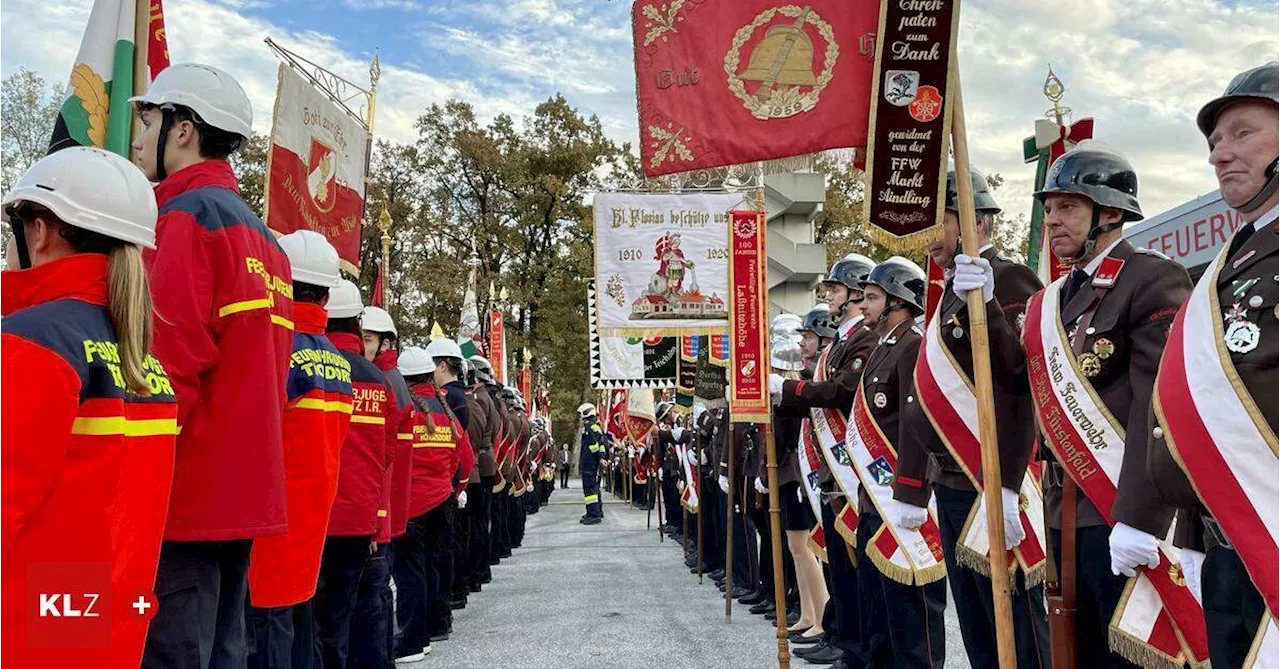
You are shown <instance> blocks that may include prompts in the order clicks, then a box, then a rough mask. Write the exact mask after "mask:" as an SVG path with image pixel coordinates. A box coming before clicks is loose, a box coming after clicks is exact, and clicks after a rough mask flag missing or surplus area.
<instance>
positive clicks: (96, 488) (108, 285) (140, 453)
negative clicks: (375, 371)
mask: <svg viewBox="0 0 1280 669" xmlns="http://www.w3.org/2000/svg"><path fill="white" fill-rule="evenodd" d="M3 208H4V212H5V220H6V221H7V222H8V223H9V225H10V227H11V228H12V230H13V239H12V240H11V241H10V246H9V253H8V256H7V257H8V260H9V263H10V267H13V266H14V265H15V262H16V265H17V267H19V269H16V270H10V271H6V272H4V273H3V281H2V282H0V286H3V314H4V334H3V341H4V344H3V356H4V363H3V374H0V379H3V396H4V416H3V425H4V427H3V437H2V439H0V443H2V444H3V455H0V471H2V472H3V479H4V487H3V494H2V495H0V500H2V501H3V512H4V515H3V553H2V557H0V564H2V565H3V567H2V572H0V573H2V575H3V576H2V579H0V583H2V590H3V608H2V609H0V628H2V629H3V635H2V640H0V644H2V646H3V659H2V663H3V664H4V666H6V667H55V666H102V667H113V668H114V667H121V668H126V667H128V668H132V667H137V666H138V662H139V661H140V660H141V658H142V646H143V641H144V639H145V637H146V630H147V618H146V616H145V615H139V613H138V610H136V609H131V608H130V604H132V603H134V602H137V601H138V599H139V597H143V598H144V603H146V600H147V599H149V597H147V595H149V594H150V592H151V586H152V584H153V583H154V579H155V570H156V562H157V560H158V559H159V555H160V540H161V537H162V535H163V532H164V512H165V509H166V508H167V505H168V498H169V486H170V482H171V480H172V474H173V452H174V437H175V435H176V434H177V431H178V430H177V421H176V418H177V399H176V398H175V396H174V393H173V388H172V386H171V383H170V380H169V379H168V377H167V376H166V375H165V371H164V369H163V368H162V367H161V365H160V363H159V362H157V361H156V359H155V358H153V357H151V356H150V355H149V352H148V347H149V346H150V343H151V334H152V332H151V327H152V324H151V304H150V297H149V295H148V286H147V277H146V274H145V272H144V270H143V266H142V256H141V252H140V249H139V246H146V247H151V246H153V245H154V243H155V225H156V204H155V197H154V196H153V195H152V192H151V187H150V184H149V183H148V182H147V179H146V177H145V176H144V175H143V174H142V173H141V172H139V171H138V169H137V168H136V167H135V166H133V165H132V164H130V162H129V161H128V160H127V159H125V158H122V157H120V156H117V155H115V154H112V153H108V152H106V151H103V150H101V149H93V148H81V147H76V148H71V149H66V150H64V151H61V152H58V153H55V154H53V155H50V156H47V157H45V158H43V159H41V160H40V161H38V162H36V163H35V164H34V165H32V166H31V169H29V170H28V171H27V173H26V174H24V175H23V176H22V178H20V179H19V180H18V182H17V184H16V185H15V186H14V189H13V191H11V192H10V193H9V194H8V195H6V196H5V198H4V201H3ZM56 563H82V564H78V565H67V566H70V567H72V570H71V573H70V574H68V573H67V572H66V571H65V569H64V570H63V571H57V567H58V566H59V565H57V564H56ZM85 563H88V564H85ZM69 576H70V577H78V578H80V579H85V580H82V581H81V584H82V585H84V586H86V587H92V588H94V589H98V588H100V589H98V590H97V591H98V592H99V593H101V594H100V595H99V596H98V598H97V600H96V601H94V602H83V601H79V600H77V601H75V602H72V603H71V605H72V606H73V607H75V608H76V610H78V611H81V612H83V613H85V614H88V613H89V609H87V608H86V605H88V606H89V607H93V608H96V610H97V617H96V618H95V619H94V620H92V621H91V620H90V619H89V618H86V617H83V616H82V617H75V618H66V617H61V616H59V617H56V618H54V617H50V618H44V619H42V620H41V621H39V622H37V621H36V620H28V615H30V614H31V613H32V612H34V611H36V610H37V606H40V609H41V610H42V611H43V608H44V606H43V605H42V604H38V603H37V601H35V599H34V598H35V597H36V596H37V594H38V593H41V592H57V591H62V590H65V589H66V588H67V587H68V586H69V585H71V583H72V581H70V580H69V579H68V577H69ZM67 604H68V603H67V602H66V601H65V600H64V601H63V604H62V606H63V607H64V608H63V610H65V607H66V606H67ZM108 609H110V610H109V611H108ZM131 611H132V612H133V614H132V615H130V612H131ZM144 611H145V609H144ZM108 614H109V615H108ZM42 618H43V616H42ZM46 621H48V622H46ZM69 641H74V642H75V643H76V645H77V647H76V648H74V649H72V648H67V647H66V646H67V645H69V644H68V642H69Z"/></svg>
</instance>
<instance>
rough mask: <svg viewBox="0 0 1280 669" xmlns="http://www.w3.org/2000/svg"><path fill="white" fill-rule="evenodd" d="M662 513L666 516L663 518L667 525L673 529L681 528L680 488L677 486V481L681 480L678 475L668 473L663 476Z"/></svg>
mask: <svg viewBox="0 0 1280 669" xmlns="http://www.w3.org/2000/svg"><path fill="white" fill-rule="evenodd" d="M662 477H663V478H662V512H663V513H664V514H666V517H665V518H663V520H664V521H666V523H667V524H668V525H670V526H672V527H676V528H679V527H680V509H681V506H680V488H679V487H678V486H677V485H676V481H678V480H680V475H679V474H678V473H671V472H667V473H664V474H663V475H662Z"/></svg>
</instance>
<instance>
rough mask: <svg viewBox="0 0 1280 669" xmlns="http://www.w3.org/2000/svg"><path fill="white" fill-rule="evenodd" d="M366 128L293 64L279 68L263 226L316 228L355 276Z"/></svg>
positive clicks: (286, 230)
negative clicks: (305, 77)
mask: <svg viewBox="0 0 1280 669" xmlns="http://www.w3.org/2000/svg"><path fill="white" fill-rule="evenodd" d="M368 136H369V135H368V130H367V129H366V128H365V126H364V123H362V122H361V121H360V120H359V119H356V118H355V117H353V116H352V115H351V114H349V113H347V112H346V110H344V109H342V108H341V107H339V106H337V105H335V104H334V103H333V102H332V101H330V100H329V98H328V97H327V96H326V95H325V94H324V93H322V92H320V91H319V90H317V89H316V88H315V87H314V86H312V85H311V83H310V82H308V81H307V80H306V79H304V78H303V77H302V75H300V74H299V73H298V72H297V71H295V70H294V69H293V68H292V67H289V66H288V65H283V64H282V65H281V66H280V85H279V90H278V91H277V93H276V113H275V122H274V126H273V128H272V131H271V159H270V170H269V171H270V174H269V175H268V181H269V184H270V185H269V186H268V188H267V201H266V206H265V209H266V216H265V218H266V223H267V227H269V228H271V229H272V230H274V231H275V232H277V233H280V234H288V233H290V232H293V231H295V230H314V231H316V232H319V233H320V234H323V235H324V236H325V237H326V238H327V239H328V240H329V243H331V244H333V246H334V248H336V249H337V250H338V256H339V257H340V258H341V259H342V266H343V269H346V270H347V271H349V272H352V273H353V274H354V273H358V269H357V263H358V262H359V257H360V221H361V218H362V216H363V213H364V177H365V164H366V151H367V146H368Z"/></svg>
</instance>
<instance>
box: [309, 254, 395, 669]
mask: <svg viewBox="0 0 1280 669" xmlns="http://www.w3.org/2000/svg"><path fill="white" fill-rule="evenodd" d="M325 309H326V310H327V311H328V312H329V327H328V335H329V340H330V341H332V342H333V345H334V346H335V347H337V349H338V352H339V354H341V355H342V357H343V359H345V360H346V361H347V363H348V364H349V365H350V366H351V391H352V398H353V403H352V412H351V427H350V428H349V429H348V430H347V438H346V440H345V441H343V443H342V453H341V455H340V456H339V460H338V495H337V497H336V498H335V499H334V502H333V511H332V513H330V514H329V531H328V536H327V537H326V538H325V541H324V553H323V555H322V556H321V559H320V580H319V583H318V584H317V586H316V596H315V600H314V606H315V618H316V623H317V625H316V628H317V630H318V633H319V639H318V641H319V643H318V645H319V650H320V653H319V655H320V657H321V659H322V664H321V666H323V667H325V669H346V668H347V667H348V666H351V665H352V664H353V663H354V654H353V653H352V652H351V650H352V649H351V638H352V620H353V617H354V616H355V613H356V604H357V597H358V593H359V588H360V576H361V574H362V573H363V572H364V571H365V569H366V568H367V567H368V565H369V560H370V558H371V557H372V555H373V554H374V553H375V551H376V549H377V544H376V543H375V538H376V537H377V535H378V532H379V531H380V528H382V527H383V526H384V520H385V518H386V509H385V508H384V506H383V497H384V495H383V482H384V480H385V477H386V473H387V469H388V467H389V466H390V461H389V460H388V453H389V452H390V451H391V444H392V443H394V442H395V440H396V432H397V429H398V425H397V424H396V419H397V417H398V416H399V412H397V411H396V407H395V391H394V389H393V388H392V386H391V384H390V383H389V382H388V381H387V377H386V375H385V374H383V373H382V370H380V369H378V368H377V367H375V366H374V364H373V363H372V362H369V360H367V359H366V358H365V356H364V341H363V340H362V335H363V333H362V332H361V329H360V313H361V312H362V311H364V305H363V304H362V303H361V301H360V289H359V288H357V287H356V285H355V284H353V283H351V282H350V281H347V280H345V279H343V280H342V281H340V282H339V283H338V286H337V287H336V288H334V289H333V291H332V292H331V293H330V296H329V303H328V305H326V307H325Z"/></svg>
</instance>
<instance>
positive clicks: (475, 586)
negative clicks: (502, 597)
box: [467, 581, 480, 592]
mask: <svg viewBox="0 0 1280 669" xmlns="http://www.w3.org/2000/svg"><path fill="white" fill-rule="evenodd" d="M467 591H468V592H480V583H479V582H477V581H472V582H471V583H468V584H467Z"/></svg>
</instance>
